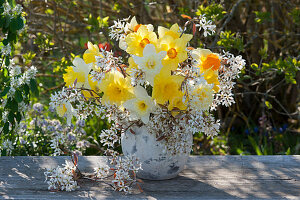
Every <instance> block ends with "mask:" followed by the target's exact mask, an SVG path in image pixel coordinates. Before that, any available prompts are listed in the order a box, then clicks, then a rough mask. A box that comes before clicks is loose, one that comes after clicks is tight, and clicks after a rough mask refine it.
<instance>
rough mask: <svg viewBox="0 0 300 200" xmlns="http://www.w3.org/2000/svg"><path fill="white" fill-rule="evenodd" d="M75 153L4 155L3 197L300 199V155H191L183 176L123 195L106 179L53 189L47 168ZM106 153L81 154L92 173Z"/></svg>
mask: <svg viewBox="0 0 300 200" xmlns="http://www.w3.org/2000/svg"><path fill="white" fill-rule="evenodd" d="M66 159H68V160H70V158H69V157H64V156H62V157H22V156H18V157H0V198H1V199H81V198H88V199H236V198H267V199H282V198H286V199H299V198H300V156H191V157H190V158H189V161H188V164H187V166H186V169H185V170H184V171H183V172H182V173H180V175H179V176H178V177H176V178H175V179H171V180H165V181H147V180H145V181H144V183H143V184H142V188H143V190H144V193H140V192H138V190H137V189H135V190H134V194H131V195H122V194H120V193H117V192H114V191H113V190H112V189H111V187H109V186H107V185H106V184H103V183H96V182H92V181H88V180H79V181H78V183H79V185H80V188H79V189H78V190H77V191H73V192H50V191H48V190H47V187H48V186H47V183H45V182H44V180H45V177H44V171H45V168H46V167H56V166H57V165H58V164H59V165H61V164H63V163H64V161H65V160H66ZM105 162H106V158H105V157H96V156H95V157H93V156H84V157H79V169H80V170H81V172H83V173H91V172H92V171H93V168H94V167H95V166H97V165H99V164H101V163H105Z"/></svg>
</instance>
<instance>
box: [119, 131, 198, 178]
mask: <svg viewBox="0 0 300 200" xmlns="http://www.w3.org/2000/svg"><path fill="white" fill-rule="evenodd" d="M131 129H132V130H133V131H134V133H135V134H133V133H131V132H130V131H129V130H128V131H126V132H125V133H124V134H122V137H121V144H122V150H123V153H124V155H128V154H135V155H136V156H137V158H138V159H139V161H140V162H141V163H142V168H143V169H142V170H139V171H138V173H137V176H138V177H139V178H142V179H149V180H164V179H171V178H174V177H176V176H177V175H178V174H179V172H181V171H182V170H183V169H184V166H185V164H186V162H187V159H188V156H189V153H185V154H180V155H176V156H170V155H169V154H168V153H167V152H166V151H165V150H164V149H165V148H164V146H163V145H164V143H163V142H162V141H157V139H156V137H155V135H154V134H150V133H149V132H148V129H147V128H146V127H145V126H142V127H137V126H133V127H131ZM190 136H191V137H190V140H191V141H192V140H193V137H192V134H191V135H190Z"/></svg>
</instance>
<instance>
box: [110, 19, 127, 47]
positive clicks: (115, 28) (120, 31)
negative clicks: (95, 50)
mask: <svg viewBox="0 0 300 200" xmlns="http://www.w3.org/2000/svg"><path fill="white" fill-rule="evenodd" d="M129 19H130V16H129V17H128V18H124V19H121V20H120V19H118V20H117V21H114V25H112V26H111V27H109V29H110V32H109V37H110V38H111V39H114V40H116V41H118V40H120V39H124V38H125V34H126V32H127V31H128V30H127V29H128V25H127V24H128V21H129Z"/></svg>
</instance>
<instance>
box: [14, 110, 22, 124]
mask: <svg viewBox="0 0 300 200" xmlns="http://www.w3.org/2000/svg"><path fill="white" fill-rule="evenodd" d="M15 117H16V120H17V121H18V123H20V121H21V119H22V115H21V113H20V112H17V114H16V116H15Z"/></svg>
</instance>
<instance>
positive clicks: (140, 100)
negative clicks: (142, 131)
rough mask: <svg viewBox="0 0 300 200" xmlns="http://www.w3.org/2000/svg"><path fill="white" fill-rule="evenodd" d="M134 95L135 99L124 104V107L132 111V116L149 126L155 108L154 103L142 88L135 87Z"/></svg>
mask: <svg viewBox="0 0 300 200" xmlns="http://www.w3.org/2000/svg"><path fill="white" fill-rule="evenodd" d="M134 94H135V98H133V99H130V100H128V101H126V102H124V104H123V106H124V108H126V109H127V110H129V111H130V114H131V115H133V116H134V117H136V118H138V119H141V120H142V122H144V123H145V124H147V123H148V122H149V116H150V113H151V111H152V110H153V109H154V107H155V104H154V101H153V100H152V99H151V97H149V96H148V94H147V92H146V90H145V89H144V88H143V87H141V86H137V87H135V89H134Z"/></svg>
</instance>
